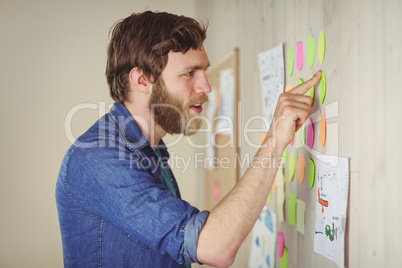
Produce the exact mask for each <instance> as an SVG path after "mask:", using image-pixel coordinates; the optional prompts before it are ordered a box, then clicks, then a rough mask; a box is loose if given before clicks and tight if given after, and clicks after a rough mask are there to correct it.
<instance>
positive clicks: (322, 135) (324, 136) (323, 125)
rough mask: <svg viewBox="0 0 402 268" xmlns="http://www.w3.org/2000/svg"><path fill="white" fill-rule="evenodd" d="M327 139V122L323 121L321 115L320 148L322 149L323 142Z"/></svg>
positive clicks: (323, 116) (323, 118) (323, 117)
mask: <svg viewBox="0 0 402 268" xmlns="http://www.w3.org/2000/svg"><path fill="white" fill-rule="evenodd" d="M326 139H327V120H326V119H325V115H324V114H322V115H321V122H320V144H321V147H324V145H325V140H326Z"/></svg>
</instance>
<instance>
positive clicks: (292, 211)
mask: <svg viewBox="0 0 402 268" xmlns="http://www.w3.org/2000/svg"><path fill="white" fill-rule="evenodd" d="M288 218H289V224H291V225H296V194H294V193H289V206H288Z"/></svg>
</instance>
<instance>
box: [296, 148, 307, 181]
mask: <svg viewBox="0 0 402 268" xmlns="http://www.w3.org/2000/svg"><path fill="white" fill-rule="evenodd" d="M304 170H305V162H304V155H303V153H300V154H299V160H297V179H298V180H299V182H300V183H303V181H304Z"/></svg>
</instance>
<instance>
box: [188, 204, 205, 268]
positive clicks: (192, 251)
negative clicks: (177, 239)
mask: <svg viewBox="0 0 402 268" xmlns="http://www.w3.org/2000/svg"><path fill="white" fill-rule="evenodd" d="M208 216H209V211H206V210H204V211H201V212H199V213H196V214H194V215H192V216H191V218H190V219H189V221H188V222H187V224H186V227H185V231H184V243H183V254H182V256H183V258H184V260H185V263H200V262H198V260H197V241H198V235H199V233H200V231H201V229H202V228H203V227H204V224H205V222H206V220H207V218H208Z"/></svg>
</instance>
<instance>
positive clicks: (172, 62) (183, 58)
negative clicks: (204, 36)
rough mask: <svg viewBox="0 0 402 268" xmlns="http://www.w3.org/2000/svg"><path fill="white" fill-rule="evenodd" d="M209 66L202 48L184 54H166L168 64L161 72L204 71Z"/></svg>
mask: <svg viewBox="0 0 402 268" xmlns="http://www.w3.org/2000/svg"><path fill="white" fill-rule="evenodd" d="M208 66H209V59H208V56H207V53H206V52H205V49H204V46H201V48H200V49H189V50H188V51H187V52H186V53H185V54H183V53H182V52H172V51H170V52H169V54H168V63H167V65H166V68H165V70H164V71H163V72H165V71H166V72H177V73H181V72H186V71H191V70H194V69H203V70H205V69H206V68H208Z"/></svg>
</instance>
